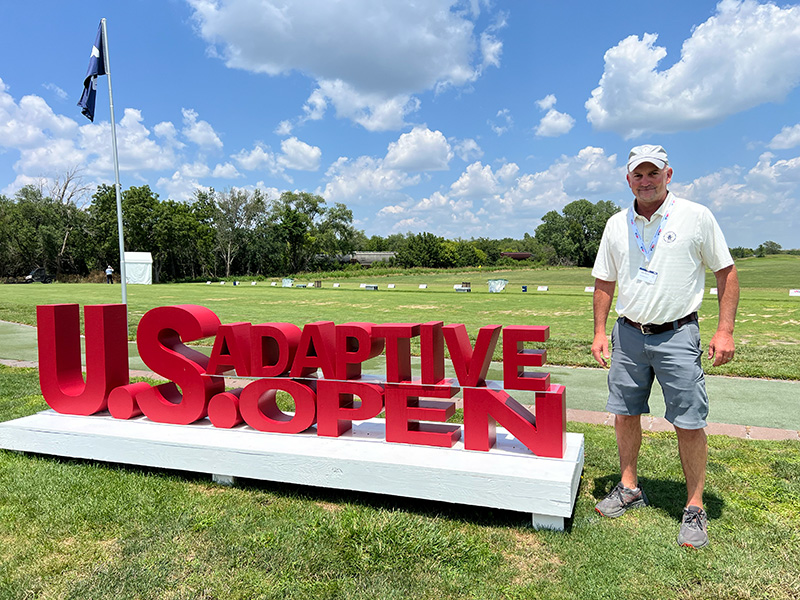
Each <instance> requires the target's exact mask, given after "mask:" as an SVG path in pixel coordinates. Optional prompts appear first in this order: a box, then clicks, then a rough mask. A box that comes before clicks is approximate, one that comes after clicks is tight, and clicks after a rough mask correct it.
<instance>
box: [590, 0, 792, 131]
mask: <svg viewBox="0 0 800 600" xmlns="http://www.w3.org/2000/svg"><path fill="white" fill-rule="evenodd" d="M657 37H658V36H657V35H656V34H652V33H646V34H644V35H643V36H642V37H641V38H639V37H638V36H636V35H633V36H630V37H628V38H626V39H624V40H622V41H621V42H619V44H617V45H616V46H614V47H613V48H611V49H609V50H608V51H607V52H606V54H605V70H604V72H603V75H602V77H601V78H600V83H599V86H598V87H597V88H596V89H594V90H593V91H592V97H591V98H590V99H589V100H587V102H586V110H587V119H588V120H589V122H590V123H591V124H592V125H593V126H594V128H595V129H597V130H601V131H614V132H617V133H619V134H620V135H623V136H625V137H626V138H632V137H637V136H639V135H642V134H643V133H646V132H655V133H669V132H676V131H682V130H687V129H698V128H701V127H706V126H708V125H711V124H714V123H716V122H719V121H721V120H722V119H724V118H726V117H728V116H730V115H733V114H735V113H737V112H740V111H743V110H747V109H748V108H752V107H754V106H757V105H759V104H762V103H764V102H779V101H781V100H783V99H784V98H785V97H786V95H787V94H788V93H789V92H790V91H791V90H792V89H794V88H795V87H796V86H797V85H798V83H800V6H787V7H780V6H777V5H776V4H772V3H766V4H760V3H758V2H756V1H755V0H722V1H721V2H719V4H717V9H716V14H715V15H714V16H712V17H711V18H709V19H708V20H707V21H706V22H704V23H702V24H700V25H698V26H697V27H696V28H695V29H694V30H693V32H692V35H691V37H690V38H688V39H687V40H686V41H685V42H684V43H683V46H682V48H681V57H680V60H679V61H678V62H677V63H675V64H674V65H673V66H671V67H670V68H668V69H666V70H659V69H658V65H659V63H660V62H661V61H662V60H663V59H664V58H665V57H666V56H667V50H666V49H665V48H664V47H661V46H657V45H656V41H657Z"/></svg>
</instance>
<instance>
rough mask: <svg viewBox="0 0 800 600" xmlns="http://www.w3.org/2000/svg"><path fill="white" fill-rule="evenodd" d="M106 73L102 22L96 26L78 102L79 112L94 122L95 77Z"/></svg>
mask: <svg viewBox="0 0 800 600" xmlns="http://www.w3.org/2000/svg"><path fill="white" fill-rule="evenodd" d="M105 74H106V61H105V57H104V56H103V23H102V21H101V22H100V25H99V26H98V27H97V38H96V39H95V41H94V46H92V55H91V56H90V57H89V68H88V69H87V71H86V77H85V78H84V80H83V95H81V99H80V101H79V102H78V106H80V107H81V112H82V113H83V114H84V115H86V117H87V118H88V119H89V120H90V121H92V122H94V101H95V96H96V95H97V78H98V76H100V75H105Z"/></svg>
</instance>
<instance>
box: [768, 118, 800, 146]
mask: <svg viewBox="0 0 800 600" xmlns="http://www.w3.org/2000/svg"><path fill="white" fill-rule="evenodd" d="M767 145H768V146H769V147H770V148H772V149H773V150H788V149H790V148H795V147H797V146H800V123H798V124H797V125H793V126H792V127H788V126H787V127H784V128H783V129H781V132H780V133H779V134H778V135H776V136H775V137H774V138H772V140H770V142H769V144H767Z"/></svg>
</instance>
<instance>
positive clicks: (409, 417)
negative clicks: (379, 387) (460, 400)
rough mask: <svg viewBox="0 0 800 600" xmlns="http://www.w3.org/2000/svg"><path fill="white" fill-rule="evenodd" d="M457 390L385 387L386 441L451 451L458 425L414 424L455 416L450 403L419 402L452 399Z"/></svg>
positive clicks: (435, 387) (457, 436) (457, 435)
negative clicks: (437, 447)
mask: <svg viewBox="0 0 800 600" xmlns="http://www.w3.org/2000/svg"><path fill="white" fill-rule="evenodd" d="M457 393H458V388H455V387H445V386H433V385H407V384H404V385H392V384H389V385H387V386H386V441H387V442H397V443H401V444H418V445H420V446H441V447H444V448H452V447H453V444H455V443H456V442H457V441H458V439H459V438H460V437H461V427H460V426H459V425H437V424H435V423H419V422H418V421H442V422H443V421H446V420H447V419H449V418H450V417H452V416H453V413H455V410H456V405H455V404H454V403H452V402H437V401H435V400H427V401H426V400H420V399H419V398H420V396H423V397H428V398H452V397H453V396H455V395H456V394H457Z"/></svg>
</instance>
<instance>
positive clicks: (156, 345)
mask: <svg viewBox="0 0 800 600" xmlns="http://www.w3.org/2000/svg"><path fill="white" fill-rule="evenodd" d="M219 326H220V321H219V318H218V317H217V315H215V314H214V313H213V312H212V311H211V310H209V309H207V308H205V307H203V306H197V305H194V304H182V305H178V306H162V307H159V308H154V309H152V310H149V311H147V313H145V315H144V316H143V317H142V319H141V320H140V321H139V328H138V330H137V334H136V339H137V344H138V347H139V356H140V357H141V358H142V361H144V364H146V365H147V366H148V367H150V368H151V369H152V370H153V371H155V372H156V373H158V374H159V375H163V376H164V377H166V378H167V379H169V380H170V382H169V383H163V384H161V385H157V386H155V387H151V388H150V389H148V390H145V391H143V392H140V393H138V394H136V402H137V403H138V404H139V408H140V409H141V410H142V412H143V413H144V414H145V416H146V417H147V418H148V419H150V420H151V421H156V422H158V423H175V424H177V425H188V424H189V423H193V422H195V421H197V420H199V419H203V418H205V416H206V415H207V414H208V403H209V401H210V400H211V397H212V396H213V395H214V394H218V393H220V392H224V391H225V379H224V378H223V377H216V376H209V375H204V373H205V371H206V367H207V365H208V357H207V356H206V355H205V354H203V353H201V352H198V351H197V350H192V349H191V348H188V347H186V346H185V345H184V344H183V343H182V341H186V342H193V341H195V340H199V339H202V338H205V337H210V336H212V335H216V333H217V329H218V328H219ZM178 388H180V389H178ZM181 392H183V393H181Z"/></svg>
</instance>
